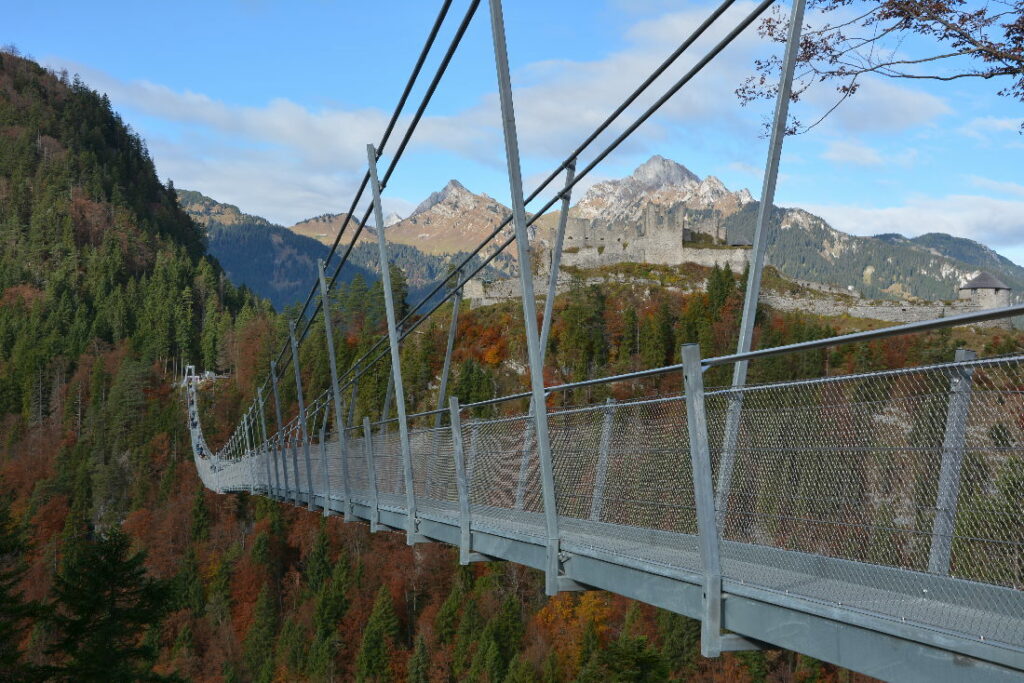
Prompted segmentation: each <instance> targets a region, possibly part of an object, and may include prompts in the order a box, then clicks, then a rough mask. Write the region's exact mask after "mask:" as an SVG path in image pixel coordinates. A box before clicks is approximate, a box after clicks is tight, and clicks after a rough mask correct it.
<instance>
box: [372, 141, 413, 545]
mask: <svg viewBox="0 0 1024 683" xmlns="http://www.w3.org/2000/svg"><path fill="white" fill-rule="evenodd" d="M366 156H367V159H368V161H369V165H370V189H371V190H372V193H373V215H374V220H375V221H376V225H377V249H378V252H379V254H380V275H381V281H382V283H383V285H384V312H385V314H386V315H387V319H388V342H389V344H390V346H391V377H392V379H393V380H394V386H395V406H396V407H397V408H398V437H399V440H400V441H401V444H402V470H403V474H404V475H405V502H406V510H407V512H408V516H407V519H406V529H405V531H406V542H407V543H409V544H410V545H412V544H413V543H416V542H418V541H422V540H426V539H423V538H421V537H420V536H419V533H418V525H419V519H418V518H417V516H416V490H415V488H414V486H413V476H412V448H411V447H410V445H409V423H408V419H407V417H406V414H405V388H404V386H403V385H402V359H401V356H400V355H399V352H398V325H397V317H396V316H395V301H394V293H393V292H392V291H391V268H390V265H391V261H390V260H389V258H388V241H387V237H385V236H384V210H383V207H382V206H381V201H380V180H379V179H378V178H377V152H376V150H375V149H374V148H373V145H367V146H366Z"/></svg>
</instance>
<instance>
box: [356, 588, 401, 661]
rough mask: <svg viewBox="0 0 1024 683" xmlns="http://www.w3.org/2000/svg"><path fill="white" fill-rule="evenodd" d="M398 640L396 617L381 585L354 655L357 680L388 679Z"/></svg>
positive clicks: (392, 605)
mask: <svg viewBox="0 0 1024 683" xmlns="http://www.w3.org/2000/svg"><path fill="white" fill-rule="evenodd" d="M397 637H398V615H397V614H395V605H394V603H393V602H392V600H391V592H390V591H389V590H388V588H387V586H381V587H380V590H379V591H377V599H376V600H374V603H373V611H372V612H371V613H370V618H369V620H368V621H367V622H366V627H365V628H364V629H363V642H362V645H360V647H359V654H358V655H357V656H356V680H357V681H388V680H391V678H392V676H391V662H390V651H391V649H392V648H393V647H394V642H395V639H396V638H397Z"/></svg>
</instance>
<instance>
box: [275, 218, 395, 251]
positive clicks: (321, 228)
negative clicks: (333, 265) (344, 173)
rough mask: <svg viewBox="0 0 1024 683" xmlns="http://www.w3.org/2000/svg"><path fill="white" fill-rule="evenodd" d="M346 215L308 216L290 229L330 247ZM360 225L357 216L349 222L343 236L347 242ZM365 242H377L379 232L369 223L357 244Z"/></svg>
mask: <svg viewBox="0 0 1024 683" xmlns="http://www.w3.org/2000/svg"><path fill="white" fill-rule="evenodd" d="M346 216H348V214H346V213H325V214H322V215H320V216H314V217H313V218H307V219H306V220H304V221H299V222H298V223H296V224H295V225H292V226H290V227H289V228H288V229H289V230H291V231H292V232H294V233H295V234H297V235H302V236H304V237H309V238H312V239H315V240H316V241H318V242H321V243H323V244H326V245H327V246H328V247H330V246H331V245H332V244H334V238H335V237H336V236H337V234H338V230H340V229H341V226H342V224H343V223H344V222H345V217H346ZM358 225H359V219H358V218H356V217H353V218H352V219H351V220H350V221H349V222H348V226H347V227H346V228H345V235H344V237H343V238H342V240H343V242H344V243H345V244H347V243H348V242H349V241H350V240H351V236H352V234H354V232H355V229H356V227H357V226H358ZM346 238H347V239H346ZM364 243H365V244H377V233H376V232H374V228H372V227H371V226H369V225H367V226H366V227H365V228H363V231H362V232H361V233H359V238H358V239H357V240H356V244H364Z"/></svg>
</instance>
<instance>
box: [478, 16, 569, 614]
mask: <svg viewBox="0 0 1024 683" xmlns="http://www.w3.org/2000/svg"><path fill="white" fill-rule="evenodd" d="M489 3H490V10H491V39H492V42H493V44H494V64H495V68H496V70H497V77H498V97H499V100H500V102H501V125H502V131H503V133H504V138H505V159H506V161H507V163H508V181H509V189H510V194H511V197H512V224H513V225H514V226H515V234H516V250H517V252H518V256H519V282H520V286H521V292H522V298H523V319H524V323H525V326H526V351H527V356H528V360H529V366H530V368H529V369H530V390H531V392H532V394H533V396H532V401H533V406H534V410H533V421H534V435H535V438H536V439H537V456H538V459H539V460H540V479H541V493H542V496H543V501H544V525H545V528H546V531H547V544H546V545H547V566H546V571H545V572H544V575H545V582H544V584H545V585H544V588H545V592H546V593H547V594H548V595H554V594H556V593H558V592H559V590H564V589H565V587H568V583H569V582H563V581H560V580H559V574H560V571H561V570H560V565H561V561H560V557H559V555H560V541H559V533H558V508H557V506H556V501H555V473H554V467H553V464H552V460H551V441H550V438H549V435H548V412H547V404H546V401H545V394H544V360H543V350H542V349H541V347H540V335H539V331H538V329H537V302H536V300H535V299H534V295H533V270H532V268H531V266H530V262H531V259H530V237H529V234H528V233H527V232H526V206H525V202H524V200H523V177H522V170H521V168H520V165H519V139H518V134H517V132H516V118H515V111H514V105H513V102H512V84H511V80H510V75H509V68H508V48H507V47H506V45H505V18H504V15H503V14H502V8H501V0H489Z"/></svg>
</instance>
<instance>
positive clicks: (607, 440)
mask: <svg viewBox="0 0 1024 683" xmlns="http://www.w3.org/2000/svg"><path fill="white" fill-rule="evenodd" d="M614 404H615V399H614V398H611V397H610V396H609V397H608V400H607V401H606V406H605V409H604V419H603V420H602V422H601V443H600V444H599V446H598V451H597V474H596V476H595V479H594V497H593V498H591V500H590V519H591V520H592V521H594V522H600V521H601V513H602V512H603V511H604V489H605V485H606V484H607V482H608V457H609V454H610V451H611V445H612V424H613V423H614V422H615V406H614Z"/></svg>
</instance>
